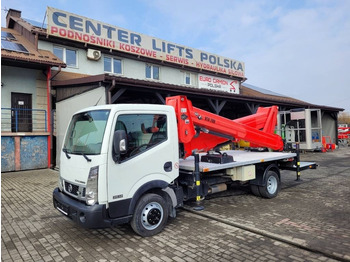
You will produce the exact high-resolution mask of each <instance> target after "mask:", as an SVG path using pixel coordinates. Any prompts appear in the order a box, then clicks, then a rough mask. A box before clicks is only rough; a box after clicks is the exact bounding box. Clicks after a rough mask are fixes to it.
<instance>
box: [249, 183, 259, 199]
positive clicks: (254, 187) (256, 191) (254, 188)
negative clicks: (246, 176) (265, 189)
mask: <svg viewBox="0 0 350 262" xmlns="http://www.w3.org/2000/svg"><path fill="white" fill-rule="evenodd" d="M250 190H251V191H252V193H253V195H255V196H257V197H261V195H260V191H259V186H257V185H250Z"/></svg>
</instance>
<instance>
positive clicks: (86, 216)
mask: <svg viewBox="0 0 350 262" xmlns="http://www.w3.org/2000/svg"><path fill="white" fill-rule="evenodd" d="M53 205H54V207H55V208H56V209H57V210H59V211H60V212H61V213H62V214H64V215H65V216H66V217H68V218H70V219H71V220H73V221H74V222H76V223H77V224H79V225H80V226H82V227H84V228H105V227H110V226H113V225H118V224H123V223H127V222H129V220H130V217H122V218H117V219H111V218H109V217H108V214H107V210H106V205H98V204H95V205H93V206H88V205H85V203H82V202H80V201H78V200H75V199H73V198H71V197H69V196H67V195H65V194H63V193H62V192H60V191H59V189H58V188H55V189H54V191H53Z"/></svg>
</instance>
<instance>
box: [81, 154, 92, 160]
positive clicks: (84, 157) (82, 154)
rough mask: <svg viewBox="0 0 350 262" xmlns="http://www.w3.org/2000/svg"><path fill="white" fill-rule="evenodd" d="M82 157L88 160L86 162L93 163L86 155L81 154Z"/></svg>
mask: <svg viewBox="0 0 350 262" xmlns="http://www.w3.org/2000/svg"><path fill="white" fill-rule="evenodd" d="M81 155H82V156H83V157H84V158H85V159H86V161H88V162H91V159H90V158H88V157H87V155H85V154H84V153H81Z"/></svg>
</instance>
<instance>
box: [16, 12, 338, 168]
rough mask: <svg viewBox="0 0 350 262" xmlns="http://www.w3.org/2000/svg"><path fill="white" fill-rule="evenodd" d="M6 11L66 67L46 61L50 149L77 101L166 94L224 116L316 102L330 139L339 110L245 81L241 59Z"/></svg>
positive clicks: (85, 23) (154, 99) (69, 18)
mask: <svg viewBox="0 0 350 262" xmlns="http://www.w3.org/2000/svg"><path fill="white" fill-rule="evenodd" d="M9 14H10V13H9ZM9 17H10V19H11V21H13V23H14V24H18V23H27V31H28V32H29V33H28V34H29V35H30V36H31V37H34V38H35V41H36V43H37V48H38V49H40V50H46V51H47V52H50V53H52V54H54V55H55V56H56V57H58V58H59V60H60V61H62V62H63V63H64V64H65V65H66V67H65V68H63V66H62V65H61V66H56V67H52V73H51V75H52V77H51V82H50V83H51V86H50V87H51V88H52V89H53V90H54V92H53V93H52V94H51V95H52V97H51V98H52V101H53V103H52V105H53V106H52V107H53V109H55V116H56V118H55V124H56V125H55V129H54V130H53V140H57V147H56V148H57V152H58V151H59V150H60V148H61V145H62V141H63V135H64V132H65V130H66V128H67V125H68V122H69V120H70V118H71V116H72V114H73V113H74V112H75V111H77V110H79V109H81V108H83V107H87V106H92V105H98V104H106V103H110V104H112V103H157V104H164V103H165V98H166V97H167V96H172V95H179V94H182V95H187V96H188V97H189V99H190V100H191V101H192V102H193V104H194V106H196V107H199V108H202V109H205V110H209V111H212V112H214V113H216V114H220V115H223V116H225V117H228V118H231V119H235V118H238V117H242V116H245V115H249V114H251V113H255V112H256V110H257V108H258V107H259V106H270V105H278V106H279V108H280V110H281V111H286V110H290V109H295V108H317V109H320V110H322V127H323V128H324V129H323V130H324V131H323V133H324V134H326V135H329V136H332V138H333V139H334V142H336V137H337V133H336V132H337V114H338V112H339V111H341V110H342V109H340V108H333V107H326V106H319V105H312V104H309V103H307V102H304V101H300V100H297V99H293V98H290V97H285V96H283V95H279V94H276V93H272V92H270V91H268V90H265V89H261V88H257V87H254V86H251V85H248V84H245V83H244V81H245V80H246V76H245V65H244V63H243V62H241V61H237V60H234V59H231V58H226V57H222V56H219V55H215V54H211V53H208V52H205V51H201V50H197V49H194V48H190V47H186V46H183V45H179V44H175V43H171V42H168V41H164V40H161V39H158V38H154V37H151V36H147V35H143V34H140V33H137V32H132V31H129V30H126V29H123V28H119V27H116V26H111V25H108V24H106V23H103V22H99V21H95V20H93V19H90V18H86V17H83V16H80V15H76V14H72V13H69V12H66V11H63V10H58V9H55V8H51V7H48V10H47V21H48V25H47V26H44V27H41V26H42V25H40V26H39V25H37V24H35V23H33V22H32V23H28V22H26V21H25V20H24V19H22V18H21V17H18V16H17V17H13V15H9ZM57 155H59V154H57ZM58 163H59V158H58V157H57V160H56V164H58Z"/></svg>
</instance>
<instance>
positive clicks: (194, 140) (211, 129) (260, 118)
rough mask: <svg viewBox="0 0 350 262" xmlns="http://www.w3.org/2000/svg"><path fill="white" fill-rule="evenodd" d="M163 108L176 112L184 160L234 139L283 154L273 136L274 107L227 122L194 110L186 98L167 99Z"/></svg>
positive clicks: (275, 116)
mask: <svg viewBox="0 0 350 262" xmlns="http://www.w3.org/2000/svg"><path fill="white" fill-rule="evenodd" d="M166 104H167V105H170V106H173V107H174V109H175V112H176V118H177V123H178V134H179V142H180V143H183V145H184V158H186V157H188V156H190V155H191V154H192V151H193V150H198V151H205V152H207V151H209V150H211V149H213V148H214V147H215V146H217V145H218V144H221V143H224V142H226V141H229V140H231V141H234V140H235V139H243V140H245V141H248V142H250V143H251V146H252V147H267V148H271V149H273V150H278V151H282V150H283V141H282V138H281V137H280V136H279V135H276V134H274V130H275V126H276V122H277V113H278V107H277V106H272V107H259V109H258V111H257V112H256V114H253V115H250V116H246V117H242V118H238V119H235V120H230V119H228V118H225V117H222V116H218V115H216V114H213V113H210V112H207V111H205V110H202V109H199V108H196V107H193V106H192V102H191V101H190V100H188V99H187V97H186V96H173V97H167V98H166Z"/></svg>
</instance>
